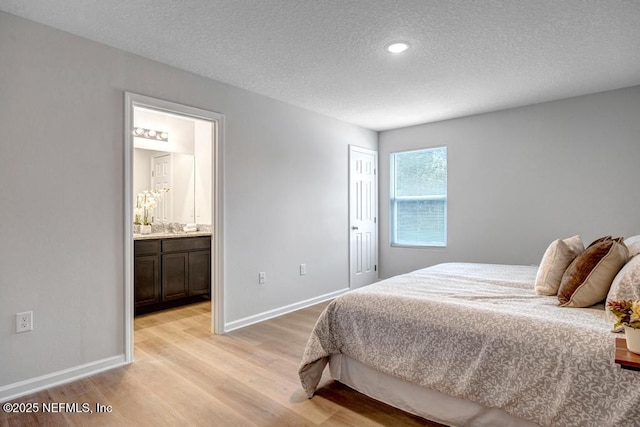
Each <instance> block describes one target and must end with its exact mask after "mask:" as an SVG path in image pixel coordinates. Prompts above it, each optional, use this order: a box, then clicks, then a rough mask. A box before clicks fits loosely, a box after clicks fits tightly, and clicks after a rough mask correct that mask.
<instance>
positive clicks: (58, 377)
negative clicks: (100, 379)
mask: <svg viewBox="0 0 640 427" xmlns="http://www.w3.org/2000/svg"><path fill="white" fill-rule="evenodd" d="M125 364H126V362H125V358H124V354H122V355H120V356H114V357H109V358H106V359H102V360H96V361H95V362H90V363H86V364H84V365H80V366H74V367H73V368H68V369H63V370H62V371H58V372H52V373H50V374H46V375H42V376H40V377H36V378H31V379H28V380H24V381H19V382H17V383H13V384H9V385H6V386H2V387H0V402H6V401H9V400H11V399H16V398H18V397H20V396H24V395H27V394H31V393H35V392H37V391H40V390H44V389H47V388H51V387H55V386H57V385H60V384H65V383H69V382H71V381H75V380H79V379H81V378H84V377H88V376H90V375H94V374H97V373H98V372H102V371H106V370H108V369H113V368H117V367H119V366H123V365H125Z"/></svg>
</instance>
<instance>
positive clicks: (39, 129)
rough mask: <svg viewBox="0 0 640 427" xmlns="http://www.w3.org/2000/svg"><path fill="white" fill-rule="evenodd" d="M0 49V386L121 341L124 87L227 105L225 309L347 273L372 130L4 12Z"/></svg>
mask: <svg viewBox="0 0 640 427" xmlns="http://www.w3.org/2000/svg"><path fill="white" fill-rule="evenodd" d="M0 58H2V59H1V60H0V111H1V113H0V182H2V185H1V186H0V201H1V202H0V203H1V205H0V343H1V344H0V366H1V368H0V391H1V390H2V388H3V386H7V385H11V384H13V383H16V382H18V381H22V380H29V379H32V378H35V377H38V376H42V375H45V374H49V373H55V372H59V371H60V370H63V369H67V368H73V367H78V366H80V365H83V364H87V363H89V364H90V363H95V362H96V361H100V360H103V359H107V358H112V357H114V356H118V355H122V354H123V351H124V336H123V328H124V327H123V319H124V302H123V289H124V284H123V276H124V271H123V247H124V241H123V232H124V231H123V227H124V224H123V199H124V193H123V186H124V173H123V156H124V143H123V121H124V119H123V117H124V111H123V109H124V107H123V104H124V92H125V91H131V92H135V93H140V94H144V95H148V96H153V97H157V98H162V99H166V100H169V101H173V102H178V103H182V104H187V105H192V106H195V107H198V108H203V109H207V110H212V111H215V112H218V113H221V114H224V115H225V116H226V128H225V130H226V141H225V144H226V145H225V153H224V155H225V162H226V163H225V183H224V185H225V188H224V190H225V212H224V217H225V226H224V232H225V251H226V254H225V256H226V260H225V263H226V265H225V267H226V270H225V271H226V289H225V295H226V297H227V299H226V307H225V308H226V322H233V321H236V320H239V319H243V318H245V317H249V316H253V315H256V314H259V313H262V312H266V311H269V310H275V309H278V308H281V307H284V306H287V305H289V304H295V303H298V302H300V301H304V300H307V299H312V298H315V297H319V296H322V295H324V294H327V293H331V292H335V291H337V290H340V289H344V288H345V287H346V286H347V284H348V257H347V254H348V240H347V239H348V230H347V221H348V215H347V191H348V163H347V158H348V144H356V145H360V146H364V147H369V148H377V134H376V133H375V132H372V131H368V130H364V129H362V128H358V127H356V126H352V125H348V124H345V123H343V122H339V121H337V120H333V119H330V118H328V117H325V116H321V115H318V114H315V113H312V112H309V111H307V110H303V109H299V108H295V107H292V106H290V105H287V104H284V103H281V102H277V101H274V100H272V99H269V98H266V97H262V96H258V95H255V94H252V93H249V92H246V91H242V90H239V89H237V88H233V87H230V86H228V85H224V84H221V83H218V82H214V81H211V80H208V79H205V78H202V77H199V76H196V75H193V74H190V73H186V72H183V71H180V70H177V69H175V68H172V67H169V66H165V65H161V64H158V63H155V62H153V61H149V60H146V59H143V58H140V57H137V56H134V55H130V54H127V53H124V52H122V51H118V50H115V49H112V48H109V47H106V46H103V45H99V44H96V43H94V42H91V41H88V40H85V39H81V38H78V37H75V36H72V35H69V34H66V33H63V32H60V31H57V30H53V29H51V28H48V27H45V26H42V25H39V24H35V23H32V22H29V21H25V20H23V19H20V18H16V17H14V16H11V15H8V14H5V13H0ZM303 262H304V263H306V264H307V265H308V273H307V275H306V276H304V277H300V276H298V274H297V271H298V270H297V268H298V264H300V263H303ZM259 271H265V272H266V273H267V283H266V284H264V285H258V283H257V273H258V272H259ZM27 310H33V312H34V325H35V330H34V331H33V332H29V333H24V334H15V332H14V328H15V323H14V316H15V313H17V312H21V311H27Z"/></svg>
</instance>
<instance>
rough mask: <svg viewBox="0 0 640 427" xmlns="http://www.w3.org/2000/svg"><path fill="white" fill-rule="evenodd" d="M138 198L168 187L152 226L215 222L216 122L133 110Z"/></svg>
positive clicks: (157, 208)
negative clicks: (213, 147) (213, 166)
mask: <svg viewBox="0 0 640 427" xmlns="http://www.w3.org/2000/svg"><path fill="white" fill-rule="evenodd" d="M133 112H134V118H133V128H132V129H131V131H132V134H133V137H134V138H133V147H134V150H133V151H134V153H133V196H134V206H135V201H136V195H137V194H139V193H141V192H144V191H145V190H154V189H163V188H168V189H169V191H167V192H166V193H163V197H162V200H161V201H160V202H159V203H158V205H157V206H156V207H155V208H154V209H153V212H152V216H153V221H152V222H164V223H169V222H177V223H181V224H191V223H196V224H211V141H212V132H213V128H212V126H211V123H209V122H206V121H203V120H198V119H194V118H189V117H184V116H179V115H175V114H171V113H167V112H163V111H157V110H150V109H146V108H142V107H134V110H133Z"/></svg>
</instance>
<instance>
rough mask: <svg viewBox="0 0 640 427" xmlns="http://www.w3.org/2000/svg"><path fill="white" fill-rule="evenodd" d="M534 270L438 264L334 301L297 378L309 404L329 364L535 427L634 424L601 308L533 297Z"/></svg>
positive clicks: (630, 396) (627, 382)
mask: <svg viewBox="0 0 640 427" xmlns="http://www.w3.org/2000/svg"><path fill="white" fill-rule="evenodd" d="M536 271H537V268H536V267H530V266H507V265H493V264H491V265H490V264H464V263H450V264H440V265H437V266H434V267H430V268H426V269H423V270H418V271H415V272H413V273H409V274H405V275H401V276H396V277H394V278H391V279H388V280H384V281H381V282H378V283H376V284H373V285H370V286H366V287H364V288H360V289H357V290H354V291H351V292H348V293H346V294H344V295H342V296H340V297H339V298H337V299H336V300H334V301H332V302H331V303H330V304H329V305H328V306H327V308H326V309H325V311H324V312H323V313H322V315H321V316H320V318H319V319H318V321H317V323H316V325H315V327H314V329H313V331H312V333H311V336H310V338H309V341H308V343H307V346H306V349H305V352H304V355H303V359H302V363H301V365H300V368H299V375H300V380H301V383H302V386H303V388H304V390H305V391H306V393H307V395H308V396H309V397H311V396H313V394H314V392H315V390H316V387H317V386H318V382H319V381H320V377H321V375H322V371H323V369H324V367H325V365H326V364H327V362H328V359H329V356H330V355H331V354H334V353H342V354H345V355H347V356H349V357H351V358H353V359H355V360H357V361H359V362H361V363H363V364H365V365H368V366H370V367H372V368H374V369H376V370H378V371H381V372H383V373H386V374H388V375H392V376H395V377H398V378H401V379H404V380H407V381H411V382H413V383H416V384H419V385H421V386H423V387H427V388H431V389H433V390H437V391H439V392H442V393H445V394H448V395H451V396H456V397H460V398H463V399H468V400H472V401H475V402H478V403H480V404H483V405H485V406H488V407H497V408H501V409H503V410H504V411H506V412H508V413H510V414H512V415H515V416H518V417H521V418H524V419H527V420H530V421H533V422H535V423H538V424H540V425H542V426H630V427H631V426H635V427H637V426H640V372H634V371H628V370H622V369H621V368H620V367H619V366H617V365H616V364H615V363H614V352H615V337H616V335H615V334H613V333H612V332H611V324H610V323H609V322H608V321H607V320H606V319H605V311H604V308H603V306H602V305H600V306H596V307H593V308H586V309H579V308H564V307H559V306H558V300H557V299H556V298H555V297H545V296H537V295H536V294H535V292H534V281H535V275H536Z"/></svg>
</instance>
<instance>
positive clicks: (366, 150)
mask: <svg viewBox="0 0 640 427" xmlns="http://www.w3.org/2000/svg"><path fill="white" fill-rule="evenodd" d="M354 152H359V153H364V154H368V155H372V156H373V157H374V174H375V181H374V189H373V194H375V204H374V209H375V215H374V217H375V230H376V231H375V242H374V245H375V260H374V262H375V280H378V277H379V276H378V275H379V270H378V256H379V253H380V249H379V247H378V243H379V235H380V224H379V222H378V218H379V212H378V210H379V207H378V200H379V194H378V152H377V151H375V150H371V149H369V148H362V147H358V146H356V145H349V287H350V288H352V289H353V288H354V283H353V278H354V277H353V265H352V263H353V261H354V260H353V259H352V248H351V245H352V227H353V226H354V224H352V211H351V208H352V206H351V205H352V200H351V199H352V197H353V194H352V191H353V189H352V169H351V168H352V164H351V160H352V157H353V153H354Z"/></svg>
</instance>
